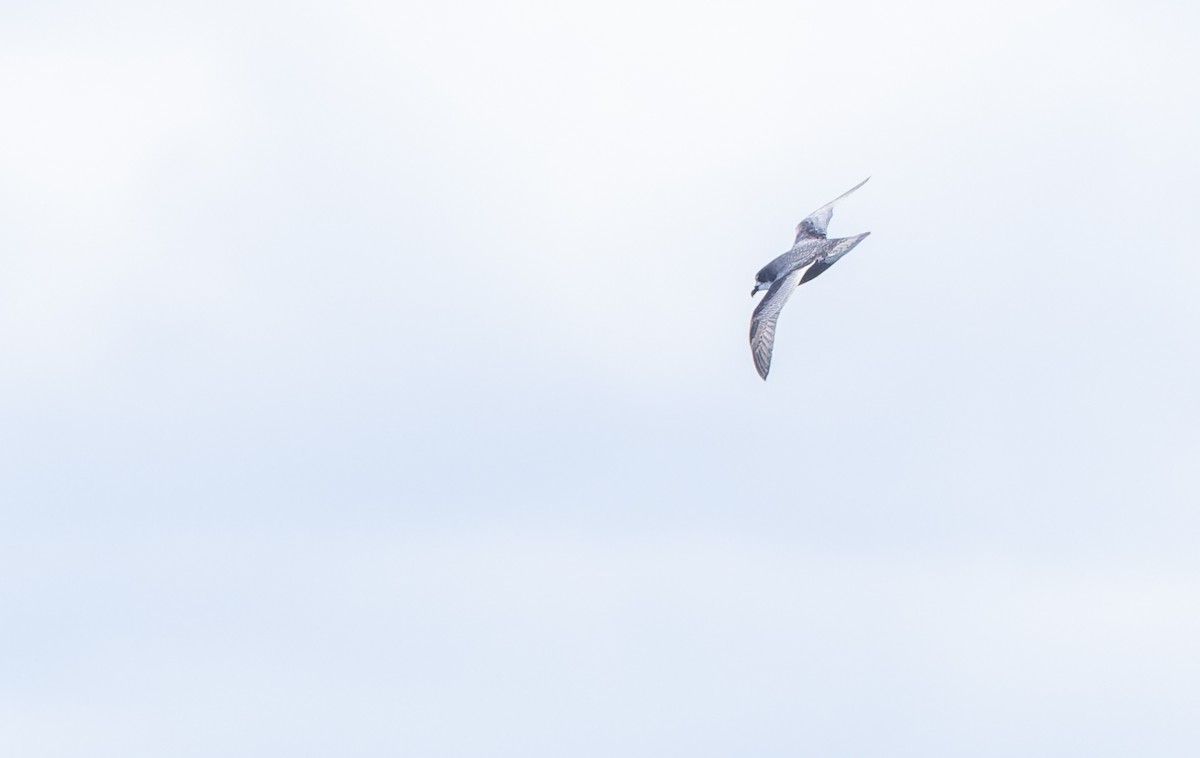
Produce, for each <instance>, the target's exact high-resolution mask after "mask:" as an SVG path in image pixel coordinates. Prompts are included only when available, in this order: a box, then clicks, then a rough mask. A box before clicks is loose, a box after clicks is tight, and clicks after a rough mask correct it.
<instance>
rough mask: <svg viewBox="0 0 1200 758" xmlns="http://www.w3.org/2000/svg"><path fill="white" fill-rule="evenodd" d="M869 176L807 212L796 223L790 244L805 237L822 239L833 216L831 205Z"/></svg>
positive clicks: (795, 243)
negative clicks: (805, 215) (806, 215)
mask: <svg viewBox="0 0 1200 758" xmlns="http://www.w3.org/2000/svg"><path fill="white" fill-rule="evenodd" d="M870 178H871V177H869V176H868V177H867V178H866V179H863V180H862V181H861V182H859V183H858V184H856V185H854V186H853V187H851V188H850V189H848V190H846V191H845V192H843V193H842V194H841V195H839V196H838V197H836V198H834V199H833V200H830V201H829V202H828V203H826V204H825V205H822V206H821V207H820V208H818V209H817V210H815V211H813V212H812V213H810V214H808V217H807V218H805V219H804V220H803V221H801V222H800V223H799V224H796V241H795V242H793V243H792V244H793V245H797V244H799V243H800V242H802V241H803V240H806V239H824V237H825V230H826V229H828V228H829V219H831V218H833V206H835V205H837V204H838V203H839V202H841V201H842V200H844V199H846V198H847V197H848V196H849V195H850V193H852V192H854V190H856V189H858V188H859V187H861V186H863V185H864V184H866V183H867V181H868V180H870Z"/></svg>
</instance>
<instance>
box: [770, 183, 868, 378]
mask: <svg viewBox="0 0 1200 758" xmlns="http://www.w3.org/2000/svg"><path fill="white" fill-rule="evenodd" d="M870 178H871V177H869V176H868V177H867V178H866V179H863V180H862V181H861V182H859V183H858V184H856V185H854V186H853V187H851V188H850V189H849V190H847V191H846V192H845V193H844V194H842V195H841V196H839V197H837V198H835V199H834V200H831V201H829V202H828V203H826V204H825V205H823V206H821V207H820V208H818V209H817V210H815V211H813V212H812V213H810V214H809V215H808V217H807V218H805V219H804V220H803V221H801V222H800V223H799V224H796V241H795V242H794V243H792V249H791V250H788V251H787V252H786V253H784V254H783V255H781V256H779V257H778V258H776V259H775V260H773V261H771V262H770V263H768V264H767V265H765V266H763V267H762V269H761V270H760V271H759V272H758V273H757V274H755V275H754V289H752V290H750V297H754V294H755V293H756V292H758V291H759V290H767V294H766V295H765V296H763V299H762V302H760V303H759V304H758V307H757V308H755V309H754V315H753V316H752V317H751V318H750V352H751V353H753V355H754V368H756V369H758V375H759V376H761V377H762V378H763V381H766V379H767V372H769V371H770V370H771V350H772V349H773V347H774V345H775V323H776V322H777V321H778V320H779V312H780V311H782V310H783V306H784V304H786V303H787V301H788V298H789V297H791V296H792V292H793V291H794V290H795V289H796V288H797V287H799V286H800V285H801V284H804V283H805V282H810V281H812V280H813V279H816V278H817V277H818V276H820V275H821V274H823V273H825V272H826V271H827V270H828V269H829V267H830V266H832V265H833V264H835V263H837V261H838V259H839V258H841V257H842V256H843V255H845V254H846V253H848V252H850V251H851V250H853V249H854V247H855V245H857V244H858V243H860V242H862V241H863V240H864V239H866V238H867V235H869V234H870V232H863V233H862V234H859V235H856V236H854V237H842V238H840V239H829V238H827V237H826V236H825V230H826V228H827V227H828V226H829V219H831V218H832V217H833V206H835V205H837V203H838V202H840V201H841V200H844V199H845V198H846V197H847V196H849V195H850V193H851V192H854V190H856V189H858V188H859V187H861V186H863V185H864V184H866V183H867V179H870Z"/></svg>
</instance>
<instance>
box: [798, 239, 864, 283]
mask: <svg viewBox="0 0 1200 758" xmlns="http://www.w3.org/2000/svg"><path fill="white" fill-rule="evenodd" d="M869 236H871V233H870V232H863V233H862V234H859V235H857V236H855V237H843V238H842V239H839V240H830V244H832V245H833V247H832V248H830V250H829V252H828V253H826V254H825V257H824V259H822V260H818V261H817V262H815V263H813V265H811V266H809V267H808V270H807V271H805V272H804V276H803V278H801V279H800V284H804V283H805V282H811V281H812V280H813V279H816V278H817V277H818V276H820V275H821V274H823V273H825V271H826V270H827V269H828V268H829V267H830V266H832V265H833V264H835V263H837V262H838V259H839V258H841V257H842V256H843V255H845V254H846V253H848V252H850V251H851V250H853V249H854V248H855V246H857V245H858V243H860V242H862V241H863V240H865V239H866V238H867V237H869ZM800 284H797V285H796V286H797V287H799V286H800Z"/></svg>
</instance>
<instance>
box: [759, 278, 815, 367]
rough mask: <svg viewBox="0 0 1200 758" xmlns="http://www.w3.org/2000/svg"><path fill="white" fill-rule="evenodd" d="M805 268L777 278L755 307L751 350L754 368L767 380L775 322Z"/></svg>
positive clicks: (773, 343) (773, 341) (773, 344)
mask: <svg viewBox="0 0 1200 758" xmlns="http://www.w3.org/2000/svg"><path fill="white" fill-rule="evenodd" d="M803 271H804V269H803V268H798V269H795V270H794V271H792V272H791V273H790V274H788V275H787V276H782V277H780V278H778V279H776V280H775V283H774V284H772V285H771V289H769V290H767V294H766V296H765V297H763V299H762V302H761V303H759V304H758V307H757V308H755V309H754V315H753V316H752V317H751V318H750V352H751V353H752V354H753V355H754V368H756V369H758V375H759V376H761V377H762V378H763V380H764V381H765V380H766V378H767V372H768V371H770V370H771V350H772V349H773V348H774V346H775V322H776V321H778V320H779V312H780V311H782V310H783V306H784V304H786V303H787V301H788V298H789V297H791V296H792V292H793V291H795V289H796V286H797V285H798V284H799V283H800V275H801V272H803Z"/></svg>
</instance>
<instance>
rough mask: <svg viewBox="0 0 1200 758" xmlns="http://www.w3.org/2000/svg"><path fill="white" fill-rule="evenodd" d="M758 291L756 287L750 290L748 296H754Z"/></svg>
mask: <svg viewBox="0 0 1200 758" xmlns="http://www.w3.org/2000/svg"><path fill="white" fill-rule="evenodd" d="M757 293H758V287H755V288H754V289H752V290H750V297H754V296H755V295H756V294H757Z"/></svg>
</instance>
